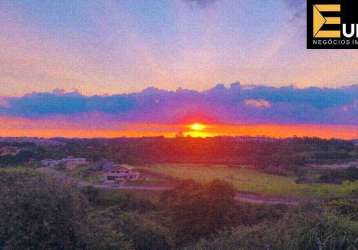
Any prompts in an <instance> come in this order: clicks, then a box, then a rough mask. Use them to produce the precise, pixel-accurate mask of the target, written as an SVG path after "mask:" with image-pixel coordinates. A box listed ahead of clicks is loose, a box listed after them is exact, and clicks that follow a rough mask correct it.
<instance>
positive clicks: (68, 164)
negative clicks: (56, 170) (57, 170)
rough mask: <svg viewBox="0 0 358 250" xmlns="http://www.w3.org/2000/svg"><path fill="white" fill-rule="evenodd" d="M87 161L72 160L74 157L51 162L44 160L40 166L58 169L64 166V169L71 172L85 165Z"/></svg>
mask: <svg viewBox="0 0 358 250" xmlns="http://www.w3.org/2000/svg"><path fill="white" fill-rule="evenodd" d="M87 163H88V162H87V160H86V159H85V158H74V157H66V158H63V159H62V160H52V159H46V160H42V161H41V165H42V166H44V167H58V166H64V167H65V168H66V169H69V170H73V169H75V168H77V167H79V166H81V165H85V164H87Z"/></svg>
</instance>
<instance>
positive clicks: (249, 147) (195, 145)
mask: <svg viewBox="0 0 358 250" xmlns="http://www.w3.org/2000/svg"><path fill="white" fill-rule="evenodd" d="M56 140H57V141H60V142H64V144H63V145H62V144H59V145H51V146H43V145H41V146H39V145H35V144H33V145H32V146H31V145H29V144H28V143H27V144H25V145H24V149H23V151H21V152H20V154H19V155H18V156H3V157H0V163H1V164H3V165H4V164H7V163H11V164H14V163H17V164H21V162H23V161H26V160H29V159H30V160H41V159H46V158H52V159H59V158H62V157H66V156H74V157H85V158H87V159H89V160H93V161H96V160H100V159H108V160H112V161H115V162H119V163H129V164H153V163H211V164H213V163H217V164H228V165H233V166H235V165H246V166H250V167H256V168H268V169H273V170H275V171H276V170H277V169H280V168H282V167H283V166H284V167H285V168H289V167H292V166H295V165H302V164H308V163H318V164H330V163H344V162H348V161H352V160H353V159H357V158H358V147H357V146H355V145H354V143H353V142H351V141H343V140H323V139H319V138H290V139H269V138H242V137H215V138H188V137H185V138H162V137H155V138H119V139H56ZM0 146H1V145H0ZM17 146H18V147H21V145H17ZM276 168H277V169H276Z"/></svg>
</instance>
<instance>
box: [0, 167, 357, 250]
mask: <svg viewBox="0 0 358 250" xmlns="http://www.w3.org/2000/svg"><path fill="white" fill-rule="evenodd" d="M0 190H1V194H2V199H1V200H0V249H11V250H12V249H14V250H17V249H140V250H141V249H143V250H144V249H146V250H147V249H149V250H150V249H158V250H159V249H198V250H199V249H208V250H209V249H303V250H305V249H307V250H312V249H313V250H314V249H317V250H318V249H327V250H328V249H342V250H344V249H347V250H348V249H357V247H358V218H357V214H358V205H357V202H356V200H354V199H352V200H350V199H333V200H332V199H331V200H326V201H322V202H320V203H315V204H303V205H300V206H296V207H288V206H284V205H275V206H266V205H252V204H246V203H237V202H236V201H235V200H234V188H233V187H232V185H230V184H228V183H226V182H222V181H216V180H214V181H211V182H207V183H203V184H200V183H197V182H193V181H185V182H181V184H180V185H178V187H177V188H176V189H174V190H172V191H167V192H164V193H162V194H158V195H149V193H147V194H145V195H144V196H142V195H140V194H139V195H138V194H136V193H133V194H132V193H127V192H126V193H124V192H118V191H101V190H96V189H93V188H86V189H82V190H79V189H77V188H75V187H73V186H70V185H68V184H64V183H59V182H57V181H55V180H53V179H50V178H48V177H45V176H42V175H39V174H37V173H36V172H34V171H32V170H24V169H21V168H17V169H7V170H0ZM356 198H357V197H356Z"/></svg>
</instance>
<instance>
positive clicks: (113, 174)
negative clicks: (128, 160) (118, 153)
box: [104, 164, 140, 183]
mask: <svg viewBox="0 0 358 250" xmlns="http://www.w3.org/2000/svg"><path fill="white" fill-rule="evenodd" d="M139 177H140V173H139V172H138V171H135V170H133V168H132V167H130V166H128V165H124V164H116V165H113V168H112V169H111V170H108V171H107V172H105V173H104V182H105V183H117V182H123V181H134V180H138V179H139Z"/></svg>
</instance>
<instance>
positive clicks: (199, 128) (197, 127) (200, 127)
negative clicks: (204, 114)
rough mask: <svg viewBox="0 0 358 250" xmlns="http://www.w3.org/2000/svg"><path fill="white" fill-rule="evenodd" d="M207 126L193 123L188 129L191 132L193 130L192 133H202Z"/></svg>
mask: <svg viewBox="0 0 358 250" xmlns="http://www.w3.org/2000/svg"><path fill="white" fill-rule="evenodd" d="M206 127H207V126H206V125H204V124H202V123H199V122H196V123H193V124H191V125H190V129H191V130H194V131H202V130H204V129H205V128H206Z"/></svg>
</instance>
